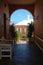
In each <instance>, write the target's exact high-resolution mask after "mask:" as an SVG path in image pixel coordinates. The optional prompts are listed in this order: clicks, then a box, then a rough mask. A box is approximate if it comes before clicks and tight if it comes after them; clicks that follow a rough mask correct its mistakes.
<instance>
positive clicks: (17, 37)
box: [15, 30, 19, 41]
mask: <svg viewBox="0 0 43 65" xmlns="http://www.w3.org/2000/svg"><path fill="white" fill-rule="evenodd" d="M18 39H19V32H18V31H16V30H15V40H16V41H17V40H18Z"/></svg>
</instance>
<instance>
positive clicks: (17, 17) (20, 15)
mask: <svg viewBox="0 0 43 65" xmlns="http://www.w3.org/2000/svg"><path fill="white" fill-rule="evenodd" d="M31 22H32V23H34V20H33V15H32V14H31V12H29V11H28V10H26V9H17V10H15V11H14V12H13V13H12V14H11V16H10V24H11V25H12V24H14V27H15V30H16V31H17V32H18V33H19V34H18V35H19V43H20V42H21V43H23V44H24V42H25V43H26V42H27V41H28V37H27V36H28V29H27V28H28V26H29V24H30V23H31ZM15 35H16V33H15ZM15 39H16V38H15Z"/></svg>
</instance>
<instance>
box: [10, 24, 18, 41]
mask: <svg viewBox="0 0 43 65" xmlns="http://www.w3.org/2000/svg"><path fill="white" fill-rule="evenodd" d="M10 36H11V39H14V40H15V41H17V40H18V37H19V32H18V31H17V30H15V26H14V24H12V25H10Z"/></svg>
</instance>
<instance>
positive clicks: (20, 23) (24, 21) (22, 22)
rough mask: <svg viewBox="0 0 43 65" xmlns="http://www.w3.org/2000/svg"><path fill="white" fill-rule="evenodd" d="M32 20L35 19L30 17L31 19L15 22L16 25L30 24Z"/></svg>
mask: <svg viewBox="0 0 43 65" xmlns="http://www.w3.org/2000/svg"><path fill="white" fill-rule="evenodd" d="M31 21H33V19H29V20H22V21H20V22H19V23H17V24H15V25H26V26H27V25H28V23H31Z"/></svg>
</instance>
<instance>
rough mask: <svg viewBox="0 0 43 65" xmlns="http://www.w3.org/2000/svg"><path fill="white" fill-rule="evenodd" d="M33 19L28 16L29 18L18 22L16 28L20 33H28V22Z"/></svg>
mask: <svg viewBox="0 0 43 65" xmlns="http://www.w3.org/2000/svg"><path fill="white" fill-rule="evenodd" d="M31 21H33V19H29V16H28V20H23V21H21V22H19V23H17V24H16V25H15V29H16V30H17V31H18V32H19V33H20V34H26V33H27V26H28V23H30V22H31Z"/></svg>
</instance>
